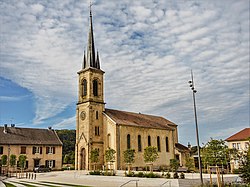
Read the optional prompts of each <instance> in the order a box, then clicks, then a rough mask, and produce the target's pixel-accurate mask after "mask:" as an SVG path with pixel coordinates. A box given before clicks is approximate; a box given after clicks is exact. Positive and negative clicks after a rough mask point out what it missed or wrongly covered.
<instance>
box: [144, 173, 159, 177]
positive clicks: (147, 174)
mask: <svg viewBox="0 0 250 187" xmlns="http://www.w3.org/2000/svg"><path fill="white" fill-rule="evenodd" d="M144 176H145V177H146V178H161V176H160V175H159V174H154V173H153V172H150V173H146V174H145V175H144Z"/></svg>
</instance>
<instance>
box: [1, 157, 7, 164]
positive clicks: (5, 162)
mask: <svg viewBox="0 0 250 187" xmlns="http://www.w3.org/2000/svg"><path fill="white" fill-rule="evenodd" d="M1 164H2V166H5V165H7V155H2V157H1Z"/></svg>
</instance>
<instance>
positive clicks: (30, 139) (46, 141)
mask: <svg viewBox="0 0 250 187" xmlns="http://www.w3.org/2000/svg"><path fill="white" fill-rule="evenodd" d="M4 129H6V130H5V132H4ZM4 144H10V145H62V142H61V141H60V139H59V137H58V136H57V134H56V132H55V131H54V130H53V129H35V128H18V127H6V128H5V127H0V145H4Z"/></svg>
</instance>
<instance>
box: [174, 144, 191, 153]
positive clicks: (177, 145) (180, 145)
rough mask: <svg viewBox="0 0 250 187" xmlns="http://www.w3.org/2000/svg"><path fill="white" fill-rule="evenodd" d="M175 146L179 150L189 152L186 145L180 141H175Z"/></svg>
mask: <svg viewBox="0 0 250 187" xmlns="http://www.w3.org/2000/svg"><path fill="white" fill-rule="evenodd" d="M175 148H176V149H177V150H178V151H180V152H190V150H189V149H188V147H186V146H185V145H182V144H180V143H175Z"/></svg>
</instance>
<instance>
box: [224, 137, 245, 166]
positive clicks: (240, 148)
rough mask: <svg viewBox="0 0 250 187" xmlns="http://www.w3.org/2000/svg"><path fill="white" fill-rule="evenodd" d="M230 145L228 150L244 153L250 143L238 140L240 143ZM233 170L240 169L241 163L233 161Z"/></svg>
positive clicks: (231, 162) (232, 142)
mask: <svg viewBox="0 0 250 187" xmlns="http://www.w3.org/2000/svg"><path fill="white" fill-rule="evenodd" d="M227 143H228V148H230V149H233V148H235V149H237V150H238V151H239V152H244V151H246V150H247V149H248V147H249V141H247V140H238V141H230V142H227ZM230 166H231V170H234V169H238V168H239V162H238V160H233V159H232V160H231V161H230Z"/></svg>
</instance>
